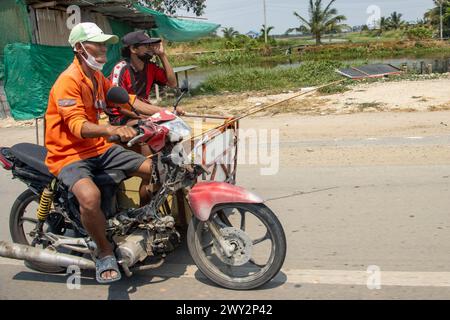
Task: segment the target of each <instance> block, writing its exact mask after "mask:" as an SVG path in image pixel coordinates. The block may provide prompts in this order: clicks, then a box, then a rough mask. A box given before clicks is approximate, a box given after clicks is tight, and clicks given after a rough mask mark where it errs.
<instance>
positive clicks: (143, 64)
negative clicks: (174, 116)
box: [108, 30, 183, 125]
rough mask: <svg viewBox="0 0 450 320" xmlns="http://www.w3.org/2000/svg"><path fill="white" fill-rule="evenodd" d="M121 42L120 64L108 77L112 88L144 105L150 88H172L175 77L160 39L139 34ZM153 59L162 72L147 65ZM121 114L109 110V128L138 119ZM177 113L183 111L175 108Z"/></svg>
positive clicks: (134, 116)
mask: <svg viewBox="0 0 450 320" xmlns="http://www.w3.org/2000/svg"><path fill="white" fill-rule="evenodd" d="M122 42H123V44H124V48H123V50H122V56H123V58H124V60H122V61H120V62H119V63H117V64H116V66H115V67H114V69H113V71H112V73H111V75H110V80H111V82H112V84H113V85H115V86H120V87H122V88H124V89H125V90H127V91H128V93H130V94H134V95H136V96H137V98H138V99H140V100H143V101H145V102H147V103H148V102H149V96H150V92H151V89H152V86H153V84H158V85H167V86H169V87H176V85H177V80H176V77H175V73H174V72H173V69H172V67H171V65H170V63H169V59H168V58H167V54H166V52H165V51H164V47H163V44H162V41H161V39H159V38H150V37H149V36H148V35H147V34H146V33H145V31H143V30H142V31H134V32H130V33H128V34H126V35H125V36H124V37H123V39H122ZM153 55H157V56H158V57H159V60H160V61H161V63H162V65H163V68H161V67H159V66H158V65H156V64H155V63H154V62H152V61H151V59H152V57H153ZM121 111H122V110H121V109H118V108H111V109H109V112H108V115H109V120H110V123H111V124H113V125H124V124H127V123H128V122H129V121H130V120H131V119H136V118H138V117H139V116H138V115H135V114H131V113H129V112H121ZM177 112H178V113H181V114H182V113H183V110H182V109H181V108H177ZM141 114H142V113H141ZM143 115H146V114H143Z"/></svg>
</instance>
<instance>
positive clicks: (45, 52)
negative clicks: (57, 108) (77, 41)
mask: <svg viewBox="0 0 450 320" xmlns="http://www.w3.org/2000/svg"><path fill="white" fill-rule="evenodd" d="M4 53H5V93H6V97H7V99H8V103H9V106H10V109H11V115H12V116H13V118H14V119H15V120H29V119H34V118H36V117H39V116H42V115H43V114H44V112H45V110H46V108H47V100H48V94H49V92H50V88H51V87H52V85H53V83H54V82H55V80H56V78H57V77H58V75H59V74H60V73H61V72H62V71H63V70H64V69H65V68H67V66H68V65H69V64H70V62H71V61H72V59H73V53H72V50H71V48H70V47H53V46H43V45H35V44H25V43H12V44H8V45H6V47H5V49H4Z"/></svg>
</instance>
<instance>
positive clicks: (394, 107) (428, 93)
mask: <svg viewBox="0 0 450 320" xmlns="http://www.w3.org/2000/svg"><path fill="white" fill-rule="evenodd" d="M449 88H450V78H449V76H444V77H443V78H441V79H433V80H414V81H410V80H402V81H398V82H396V81H390V82H376V83H365V84H357V85H354V86H352V87H351V90H350V91H347V92H344V93H340V94H333V95H321V94H318V93H310V94H307V95H305V96H301V97H298V98H294V99H292V100H290V101H288V102H285V103H282V104H280V105H277V106H274V107H273V108H270V109H267V110H266V111H263V112H261V114H260V115H274V114H279V113H294V114H300V115H326V114H352V113H359V112H380V111H394V112H414V111H437V110H450V89H449ZM311 89H312V88H303V89H302V90H301V91H300V92H293V91H291V92H286V93H282V94H276V95H267V94H265V93H264V92H248V93H242V94H223V95H217V96H199V97H193V98H191V99H188V100H186V101H185V102H183V106H184V107H185V109H187V110H188V111H189V112H193V113H199V114H223V115H239V114H240V113H242V111H243V110H245V109H248V108H251V107H257V106H267V105H269V104H271V103H274V102H277V101H281V100H283V99H287V98H290V97H292V96H295V95H297V94H299V93H301V92H307V91H309V90H311Z"/></svg>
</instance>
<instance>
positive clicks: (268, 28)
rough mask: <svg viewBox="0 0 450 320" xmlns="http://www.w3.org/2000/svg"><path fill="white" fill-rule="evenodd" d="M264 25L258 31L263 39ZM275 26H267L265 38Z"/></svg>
mask: <svg viewBox="0 0 450 320" xmlns="http://www.w3.org/2000/svg"><path fill="white" fill-rule="evenodd" d="M265 27H266V26H265V25H264V24H263V25H262V28H261V30H260V31H259V32H260V33H261V36H260V37H261V38H262V39H264V38H265V32H266V28H265ZM274 28H275V27H273V26H269V27H267V38H268V37H269V33H270V31H272V30H273V29H274Z"/></svg>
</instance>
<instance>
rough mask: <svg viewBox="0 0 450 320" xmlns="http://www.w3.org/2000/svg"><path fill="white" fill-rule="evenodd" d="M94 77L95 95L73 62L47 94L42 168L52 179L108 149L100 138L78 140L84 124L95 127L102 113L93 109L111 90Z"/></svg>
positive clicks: (97, 75)
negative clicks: (43, 162) (45, 167)
mask: <svg viewBox="0 0 450 320" xmlns="http://www.w3.org/2000/svg"><path fill="white" fill-rule="evenodd" d="M94 77H95V79H96V82H97V87H98V88H97V92H96V93H94V85H93V83H92V81H91V80H90V79H89V78H88V77H87V76H86V75H85V74H84V72H83V70H82V68H81V65H80V63H79V62H78V59H77V58H75V59H74V61H73V63H72V64H71V65H70V66H69V67H68V68H67V69H66V70H65V71H64V72H63V73H61V75H60V76H59V77H58V79H57V80H56V82H55V84H54V85H53V87H52V89H51V91H50V96H49V99H48V107H47V112H46V114H45V121H46V127H45V146H46V148H47V151H48V152H47V158H46V159H45V164H46V165H47V167H48V169H49V170H50V172H51V173H53V174H54V175H55V176H57V175H58V174H59V172H60V171H61V169H62V168H63V167H64V166H66V165H68V164H70V163H72V162H75V161H79V160H82V159H89V158H92V157H96V156H99V155H101V154H103V153H105V152H106V151H107V150H108V149H109V148H110V147H111V146H112V144H111V143H109V142H107V141H106V139H105V138H104V137H99V138H83V137H82V136H81V128H82V126H83V124H84V122H86V121H89V122H91V123H94V124H98V119H99V116H100V114H101V112H103V110H102V109H101V108H97V107H96V105H97V106H100V105H106V92H107V91H108V90H109V88H110V87H111V86H112V85H111V84H110V82H109V80H108V79H106V78H105V77H104V76H103V74H102V73H101V72H99V71H97V72H95V74H94ZM132 98H133V99H135V96H133V97H132ZM96 102H97V103H96Z"/></svg>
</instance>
